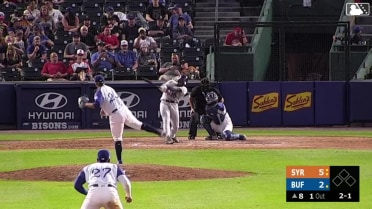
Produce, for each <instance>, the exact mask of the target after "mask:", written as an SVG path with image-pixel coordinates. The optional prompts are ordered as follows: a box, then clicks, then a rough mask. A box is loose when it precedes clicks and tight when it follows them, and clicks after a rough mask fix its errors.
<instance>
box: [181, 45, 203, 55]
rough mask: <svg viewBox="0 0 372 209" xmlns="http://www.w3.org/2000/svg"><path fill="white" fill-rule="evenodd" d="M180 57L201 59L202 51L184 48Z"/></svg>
mask: <svg viewBox="0 0 372 209" xmlns="http://www.w3.org/2000/svg"><path fill="white" fill-rule="evenodd" d="M182 55H183V56H187V57H203V56H204V51H203V49H202V48H201V47H192V48H184V49H183V51H182Z"/></svg>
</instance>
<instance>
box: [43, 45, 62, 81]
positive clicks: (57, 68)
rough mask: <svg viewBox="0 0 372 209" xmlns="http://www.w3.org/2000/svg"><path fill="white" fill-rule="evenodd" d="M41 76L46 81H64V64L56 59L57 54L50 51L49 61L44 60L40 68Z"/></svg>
mask: <svg viewBox="0 0 372 209" xmlns="http://www.w3.org/2000/svg"><path fill="white" fill-rule="evenodd" d="M41 76H42V77H45V78H46V79H47V81H65V80H67V78H68V72H67V67H66V65H65V64H64V63H63V62H61V61H58V54H57V53H55V52H52V53H50V61H49V62H46V63H45V64H44V66H43V69H42V70H41Z"/></svg>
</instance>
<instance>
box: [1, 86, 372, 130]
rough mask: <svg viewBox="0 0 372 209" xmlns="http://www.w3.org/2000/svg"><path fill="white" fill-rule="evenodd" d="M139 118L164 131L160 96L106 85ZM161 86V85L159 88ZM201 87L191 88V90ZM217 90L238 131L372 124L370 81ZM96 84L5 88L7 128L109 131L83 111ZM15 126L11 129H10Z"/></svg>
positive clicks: (184, 122)
mask: <svg viewBox="0 0 372 209" xmlns="http://www.w3.org/2000/svg"><path fill="white" fill-rule="evenodd" d="M107 83H108V85H110V86H112V87H114V88H115V89H116V91H117V92H118V94H119V95H120V97H121V98H122V99H123V100H124V102H125V103H126V104H127V105H128V106H129V108H130V109H131V110H132V112H133V113H134V115H135V116H136V117H137V118H139V119H140V120H142V121H145V122H148V123H150V124H153V125H154V126H157V127H161V117H160V114H159V99H160V96H161V93H160V91H159V90H158V89H157V88H156V87H154V86H150V85H149V84H146V83H145V82H126V83H123V82H107ZM159 84H160V83H159ZM196 85H198V84H197V83H189V84H188V87H189V90H191V88H192V87H194V86H196ZM215 86H216V87H217V88H219V89H220V90H221V93H222V94H223V95H224V97H225V104H226V106H227V109H228V112H229V113H230V115H231V117H232V119H233V122H234V125H235V126H244V127H247V126H251V127H281V126H286V127H291V126H333V125H347V124H349V123H352V122H363V121H365V122H368V121H372V111H370V107H371V106H372V99H371V97H368V96H367V95H369V92H371V91H372V83H371V82H344V81H334V82H332V81H331V82H328V81H309V82H244V81H242V82H221V83H216V84H215ZM94 89H95V86H94V83H91V82H87V83H46V82H37V83H33V82H30V83H27V82H22V83H21V82H20V83H5V82H4V83H1V84H0V97H1V98H2V105H1V107H2V108H0V126H1V127H2V129H5V127H6V128H7V129H19V130H55V129H101V128H108V126H109V125H108V119H107V118H101V117H100V115H99V111H97V110H91V109H83V110H81V109H79V108H78V105H77V98H78V97H79V96H80V95H84V94H85V95H88V96H89V98H91V99H92V98H93V94H94ZM179 109H180V116H181V119H180V127H181V128H188V127H189V116H190V107H189V99H188V97H185V98H183V99H182V100H181V102H180V104H179ZM9 127H12V128H9Z"/></svg>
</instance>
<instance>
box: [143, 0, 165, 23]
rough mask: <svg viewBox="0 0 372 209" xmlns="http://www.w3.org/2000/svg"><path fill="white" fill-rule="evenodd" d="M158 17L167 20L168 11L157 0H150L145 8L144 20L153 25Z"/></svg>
mask: <svg viewBox="0 0 372 209" xmlns="http://www.w3.org/2000/svg"><path fill="white" fill-rule="evenodd" d="M160 17H163V18H164V19H165V20H168V11H167V9H165V7H164V5H162V4H159V0H152V3H150V4H149V6H148V7H147V10H146V20H147V22H148V23H149V24H150V26H151V25H155V21H156V20H158V19H159V18H160Z"/></svg>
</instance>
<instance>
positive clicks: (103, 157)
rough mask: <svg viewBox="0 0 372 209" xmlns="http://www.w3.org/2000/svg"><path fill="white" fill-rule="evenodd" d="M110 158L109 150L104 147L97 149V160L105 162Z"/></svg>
mask: <svg viewBox="0 0 372 209" xmlns="http://www.w3.org/2000/svg"><path fill="white" fill-rule="evenodd" d="M109 159H110V152H109V151H108V150H106V149H101V150H99V151H98V154H97V160H98V161H99V162H106V161H108V160H109Z"/></svg>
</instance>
